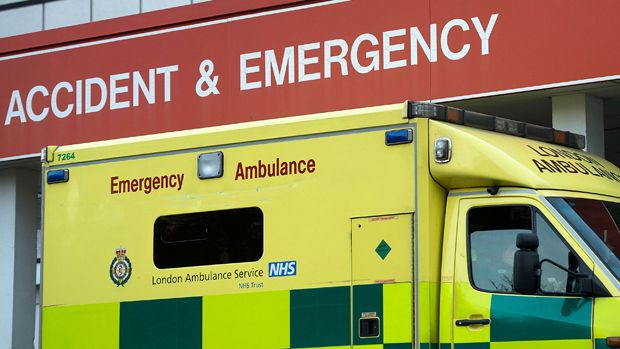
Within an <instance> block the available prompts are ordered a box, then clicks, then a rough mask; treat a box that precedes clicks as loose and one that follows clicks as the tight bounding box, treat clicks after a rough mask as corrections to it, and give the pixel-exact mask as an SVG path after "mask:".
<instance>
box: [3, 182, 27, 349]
mask: <svg viewBox="0 0 620 349" xmlns="http://www.w3.org/2000/svg"><path fill="white" fill-rule="evenodd" d="M15 177H16V174H15V171H13V170H1V171H0V222H2V224H0V309H1V311H0V325H1V326H0V348H12V347H13V346H12V338H13V276H14V271H15V214H16V212H15V205H16V203H15V201H16V198H15V196H16V191H17V189H16V178H15ZM33 286H34V285H33Z"/></svg>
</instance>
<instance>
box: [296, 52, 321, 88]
mask: <svg viewBox="0 0 620 349" xmlns="http://www.w3.org/2000/svg"><path fill="white" fill-rule="evenodd" d="M319 48H321V44H320V43H318V42H313V43H311V44H305V45H299V47H297V59H298V63H299V64H298V68H299V77H298V79H299V81H300V82H301V81H310V80H318V79H320V78H321V74H320V73H311V74H306V66H307V65H311V64H316V63H319V57H306V51H310V50H318V49H319Z"/></svg>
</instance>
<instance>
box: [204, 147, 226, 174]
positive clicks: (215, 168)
mask: <svg viewBox="0 0 620 349" xmlns="http://www.w3.org/2000/svg"><path fill="white" fill-rule="evenodd" d="M223 163H224V153H222V152H221V151H218V152H214V153H205V154H200V155H199V156H198V178H200V179H207V178H218V177H222V175H223V174H224V166H223Z"/></svg>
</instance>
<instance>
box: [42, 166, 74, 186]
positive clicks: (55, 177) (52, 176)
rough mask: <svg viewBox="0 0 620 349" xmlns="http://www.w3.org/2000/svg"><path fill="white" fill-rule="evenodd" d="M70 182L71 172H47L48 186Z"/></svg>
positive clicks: (64, 170) (65, 170)
mask: <svg viewBox="0 0 620 349" xmlns="http://www.w3.org/2000/svg"><path fill="white" fill-rule="evenodd" d="M68 181H69V170H67V169H63V170H51V171H47V184H54V183H64V182H68Z"/></svg>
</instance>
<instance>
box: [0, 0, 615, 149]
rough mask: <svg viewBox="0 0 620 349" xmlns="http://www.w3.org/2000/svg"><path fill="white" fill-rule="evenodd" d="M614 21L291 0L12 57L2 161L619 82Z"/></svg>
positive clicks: (2, 70)
mask: <svg viewBox="0 0 620 349" xmlns="http://www.w3.org/2000/svg"><path fill="white" fill-rule="evenodd" d="M223 1H227V0H214V1H213V3H218V2H219V3H221V2H223ZM617 13H620V3H618V2H616V1H613V0H605V1H599V2H596V6H594V5H593V4H592V3H590V2H571V3H570V4H567V3H566V2H564V1H545V2H540V1H532V0H528V1H525V2H523V1H520V2H497V1H476V2H472V1H462V0H431V1H426V2H423V1H411V0H391V1H389V2H385V1H380V0H352V1H346V0H334V1H324V2H310V3H304V2H295V3H292V4H290V5H289V6H287V7H273V8H268V9H264V10H261V11H253V12H252V11H251V12H244V13H235V14H230V15H220V16H217V17H213V18H204V19H202V20H200V21H195V22H190V23H184V24H180V25H177V26H167V27H163V28H162V27H158V28H152V29H149V30H140V31H135V32H125V33H123V34H118V35H116V36H105V37H98V38H92V39H88V40H82V41H75V42H71V43H66V44H60V45H55V46H49V47H45V48H37V49H31V50H26V51H16V52H11V53H6V54H4V55H3V56H0V76H2V84H0V123H1V124H0V159H2V158H4V159H7V158H11V157H15V156H21V155H26V154H32V153H36V152H38V150H39V149H40V148H41V147H42V146H45V145H51V144H54V145H61V144H70V143H81V142H88V141H95V140H101V139H111V138H120V137H126V136H134V135H142V134H152V133H160V132H166V131H173V130H182V129H191V128H198V127H205V126H212V125H221V124H230V123H238V122H243V121H251V120H260V119H268V118H275V117H283V116H292V115H300V114H308V113H316V112H323V111H330V110H341V109H349V108H356V107H365V106H372V105H380V104H388V103H398V102H402V101H404V100H406V99H413V100H435V101H437V100H447V99H458V98H467V96H470V97H471V96H476V95H484V94H499V93H506V92H508V91H510V90H515V89H516V90H519V89H536V88H541V87H544V86H549V85H551V86H560V85H563V84H575V83H580V82H587V81H597V80H611V79H617V78H618V75H620V65H618V64H617V62H619V61H620V45H617V44H615V43H614V42H612V41H613V39H612V37H613V35H611V36H610V33H615V31H616V30H617V29H615V28H614V23H615V17H616V14H617ZM104 24H105V22H104ZM91 25H95V24H94V23H93V24H87V25H84V26H86V27H88V26H91ZM99 25H102V24H99ZM0 44H1V42H0Z"/></svg>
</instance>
